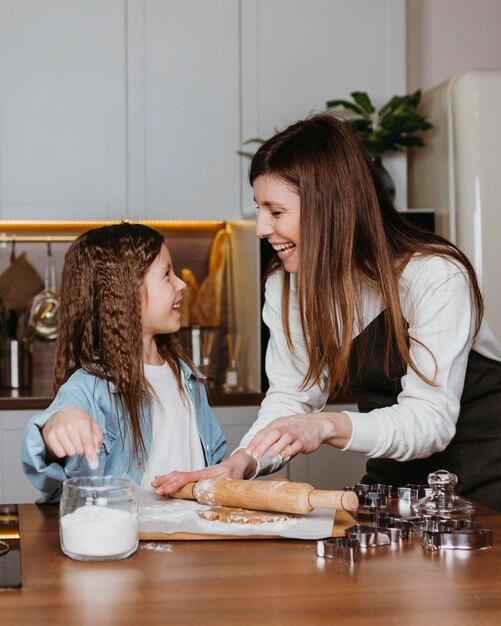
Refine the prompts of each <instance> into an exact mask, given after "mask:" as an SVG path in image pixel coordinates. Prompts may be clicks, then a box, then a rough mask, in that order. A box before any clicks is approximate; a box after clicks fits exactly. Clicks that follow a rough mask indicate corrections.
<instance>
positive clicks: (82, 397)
mask: <svg viewBox="0 0 501 626" xmlns="http://www.w3.org/2000/svg"><path fill="white" fill-rule="evenodd" d="M68 406H75V407H77V408H79V409H82V410H83V411H85V412H86V413H91V411H92V407H91V404H90V402H89V399H88V398H87V396H86V394H85V392H84V390H83V389H82V388H80V387H79V386H78V385H76V384H75V383H73V382H71V381H69V382H67V383H65V384H64V385H63V386H62V387H61V388H60V390H59V391H58V393H57V395H56V397H55V398H54V400H53V402H52V403H51V405H50V406H49V407H48V408H47V409H45V411H42V412H41V413H38V414H37V415H35V416H33V417H32V418H31V419H30V420H29V422H28V424H27V425H26V429H25V431H24V438H23V446H22V451H21V460H22V464H23V470H24V473H25V474H26V476H27V477H28V478H29V479H30V481H31V482H32V483H33V485H34V486H35V487H36V489H38V490H39V491H40V492H41V493H42V497H41V499H40V500H37V502H43V503H50V502H58V500H59V496H60V493H61V487H62V483H63V482H64V481H65V480H66V479H67V478H69V477H71V476H72V475H74V474H75V472H76V471H77V470H78V468H79V466H80V464H81V463H86V460H85V459H84V457H80V456H78V455H75V456H72V457H65V458H64V459H58V460H57V461H49V460H48V459H47V450H46V447H45V441H44V439H43V437H42V428H43V427H44V426H45V424H46V423H47V422H48V420H49V418H50V417H51V416H52V415H54V413H57V411H60V410H61V409H64V408H66V407H68Z"/></svg>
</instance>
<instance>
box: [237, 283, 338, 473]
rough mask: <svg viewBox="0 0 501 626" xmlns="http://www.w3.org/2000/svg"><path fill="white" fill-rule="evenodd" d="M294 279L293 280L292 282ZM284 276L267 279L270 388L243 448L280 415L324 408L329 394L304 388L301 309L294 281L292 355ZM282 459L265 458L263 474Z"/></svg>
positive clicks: (305, 362)
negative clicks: (283, 300) (285, 313)
mask: <svg viewBox="0 0 501 626" xmlns="http://www.w3.org/2000/svg"><path fill="white" fill-rule="evenodd" d="M292 282H293V281H291V283H292ZM281 308H282V307H281V276H280V273H278V272H277V273H275V274H273V275H271V276H270V277H269V278H268V280H267V282H266V290H265V304H264V307H263V321H264V322H265V324H266V325H267V326H268V328H269V329H270V340H269V342H268V347H267V350H266V374H267V376H268V380H269V388H268V391H267V392H266V397H265V398H264V400H263V402H262V404H261V407H260V409H259V413H258V418H257V420H256V421H255V422H254V424H253V425H252V426H251V428H250V430H249V431H248V432H247V434H246V435H245V436H244V437H243V439H242V441H241V442H240V446H239V448H244V447H246V446H247V444H248V443H249V442H250V441H251V440H252V438H253V437H254V435H255V434H256V433H257V432H258V431H260V430H261V429H262V428H264V427H265V426H266V425H267V424H269V423H270V422H271V421H272V420H274V419H276V418H277V417H283V416H287V415H297V414H302V413H313V412H318V411H321V410H322V409H323V408H324V407H325V404H326V402H327V398H328V394H327V393H325V392H323V391H322V390H321V389H320V387H319V386H318V385H312V386H310V387H307V388H306V389H305V390H301V384H302V382H303V379H304V376H305V374H306V372H307V370H308V357H307V353H306V348H305V345H304V340H303V336H302V331H301V324H300V321H299V309H298V305H297V299H296V298H295V291H294V286H293V284H292V285H291V299H290V307H289V308H290V330H291V336H292V340H293V344H294V348H295V354H292V353H291V351H290V349H289V347H288V345H287V341H286V338H285V332H284V328H283V325H282V311H281ZM284 462H285V461H282V459H278V460H272V459H270V458H269V457H265V458H264V459H262V460H261V463H260V470H259V473H260V474H264V473H267V472H274V471H276V470H277V469H279V468H280V467H281V465H283V464H284Z"/></svg>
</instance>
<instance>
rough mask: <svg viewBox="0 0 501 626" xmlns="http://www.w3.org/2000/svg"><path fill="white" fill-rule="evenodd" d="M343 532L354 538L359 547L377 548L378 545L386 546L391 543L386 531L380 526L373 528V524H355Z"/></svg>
mask: <svg viewBox="0 0 501 626" xmlns="http://www.w3.org/2000/svg"><path fill="white" fill-rule="evenodd" d="M344 532H345V534H346V536H347V537H348V538H350V539H356V540H357V541H358V542H359V544H360V547H361V548H377V547H378V546H387V545H389V544H390V543H391V541H390V535H389V533H388V531H387V530H386V529H382V528H375V527H374V526H363V525H362V524H356V525H355V526H351V527H350V528H347V529H346V530H345V531H344Z"/></svg>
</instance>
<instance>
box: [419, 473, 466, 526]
mask: <svg viewBox="0 0 501 626" xmlns="http://www.w3.org/2000/svg"><path fill="white" fill-rule="evenodd" d="M457 482H458V479H457V476H456V474H452V473H451V472H448V471H447V470H438V471H437V472H432V473H431V474H428V484H429V485H430V487H431V489H432V492H431V494H430V495H429V496H426V497H425V498H421V500H418V501H417V502H414V503H413V504H411V510H412V512H413V513H415V514H417V515H421V516H430V515H431V516H439V517H443V518H450V519H463V518H466V519H470V518H471V516H472V515H473V513H474V512H475V506H474V505H473V504H472V503H471V502H470V501H469V500H467V499H466V498H462V497H461V496H458V495H457V494H456V493H455V492H454V488H455V486H456V485H457Z"/></svg>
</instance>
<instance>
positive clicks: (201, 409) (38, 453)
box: [21, 361, 227, 502]
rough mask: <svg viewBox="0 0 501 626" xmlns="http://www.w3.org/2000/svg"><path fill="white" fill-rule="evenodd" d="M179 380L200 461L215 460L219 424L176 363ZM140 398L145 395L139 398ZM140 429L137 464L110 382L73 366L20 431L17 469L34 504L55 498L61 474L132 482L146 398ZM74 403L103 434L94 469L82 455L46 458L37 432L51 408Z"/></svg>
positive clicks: (146, 434) (219, 453) (137, 470)
mask: <svg viewBox="0 0 501 626" xmlns="http://www.w3.org/2000/svg"><path fill="white" fill-rule="evenodd" d="M181 370H182V379H183V383H184V386H185V389H186V392H187V394H188V395H189V397H190V399H191V401H192V402H193V407H194V409H195V415H196V420H197V426H198V433H199V436H200V441H201V443H202V447H203V450H204V455H205V462H206V465H214V464H215V463H219V461H221V459H222V458H223V457H224V455H225V453H226V448H227V444H226V439H225V436H224V434H223V431H222V430H221V426H220V425H219V423H218V422H217V420H216V418H215V417H214V415H213V413H212V411H211V409H210V407H209V403H208V401H207V394H206V391H205V387H204V386H203V385H198V384H197V382H196V378H195V376H194V374H193V372H192V371H191V369H190V368H189V367H188V366H187V365H186V364H185V363H184V362H182V361H181ZM145 398H146V396H145ZM145 402H146V403H147V406H145V411H144V418H143V420H144V421H143V424H142V425H141V433H142V435H143V439H144V444H145V448H146V457H145V461H144V463H143V465H142V466H140V465H139V464H138V463H137V460H132V462H131V461H130V444H131V441H130V437H129V435H128V433H127V432H125V433H124V419H123V412H122V409H121V407H120V404H119V403H118V402H116V397H115V394H114V392H113V385H110V387H109V388H108V385H107V384H106V382H105V381H104V380H102V379H100V378H97V377H96V376H93V375H92V374H89V373H87V372H85V371H84V370H83V369H78V370H77V371H76V372H74V374H72V375H71V376H70V378H69V379H68V380H67V381H66V382H65V383H64V385H62V386H61V388H60V389H59V391H58V392H57V395H56V397H55V398H54V400H53V402H52V404H51V405H50V406H49V407H48V408H47V409H45V411H42V413H39V414H38V415H35V416H34V417H32V418H31V419H30V421H29V422H28V424H27V426H26V430H25V432H24V440H23V448H22V452H21V457H22V463H23V469H24V472H25V474H26V475H27V476H28V478H29V479H30V480H31V482H32V483H33V485H34V486H35V487H36V488H37V489H39V490H40V491H41V492H42V498H41V499H39V500H37V502H58V500H59V497H60V494H61V489H62V483H63V481H65V480H66V479H67V478H71V477H73V476H78V475H80V476H85V475H91V474H92V475H93V476H97V475H105V474H113V475H115V476H122V475H124V474H128V475H129V476H130V478H131V479H132V480H134V481H135V482H136V483H137V484H139V483H140V482H141V477H142V475H143V472H144V468H145V466H146V460H147V458H148V456H149V452H150V449H151V414H150V409H151V404H152V402H151V397H150V398H149V399H148V400H146V399H145ZM68 406H75V407H78V408H79V409H82V410H83V411H85V412H86V413H88V414H89V415H90V416H91V417H92V418H93V419H94V420H95V421H96V422H97V423H98V424H99V427H100V429H101V432H102V434H103V443H102V446H101V449H100V450H99V453H98V456H99V468H98V469H96V470H91V469H90V467H89V465H88V463H87V459H86V458H85V457H84V456H79V455H75V456H71V457H65V458H64V459H58V460H57V461H54V462H52V461H48V460H47V452H46V448H45V443H44V440H43V438H42V433H41V430H42V428H43V426H45V424H46V423H47V421H48V419H49V418H50V417H51V416H52V415H53V414H54V413H56V412H57V411H60V410H61V409H64V408H65V407H68Z"/></svg>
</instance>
